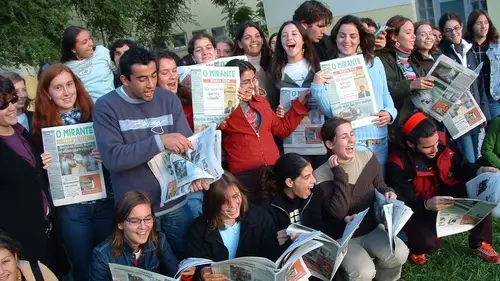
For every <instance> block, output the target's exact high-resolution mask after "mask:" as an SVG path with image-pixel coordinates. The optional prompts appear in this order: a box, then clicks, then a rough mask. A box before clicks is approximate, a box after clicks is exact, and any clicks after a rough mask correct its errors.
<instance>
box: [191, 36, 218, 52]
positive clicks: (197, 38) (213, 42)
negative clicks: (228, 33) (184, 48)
mask: <svg viewBox="0 0 500 281" xmlns="http://www.w3.org/2000/svg"><path fill="white" fill-rule="evenodd" d="M203 38H207V39H208V40H209V41H210V43H212V45H213V46H214V48H215V47H216V46H217V44H215V40H214V37H212V35H210V34H208V33H205V32H202V33H198V34H196V35H195V36H193V37H192V38H191V40H189V43H188V53H189V54H191V55H192V54H193V53H194V43H195V42H196V40H200V39H203Z"/></svg>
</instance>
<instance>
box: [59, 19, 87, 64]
mask: <svg viewBox="0 0 500 281" xmlns="http://www.w3.org/2000/svg"><path fill="white" fill-rule="evenodd" d="M83 30H87V29H86V28H83V27H80V26H74V25H72V26H69V27H68V28H66V30H64V33H63V36H62V44H61V62H62V63H65V62H68V61H72V60H76V59H77V58H76V54H75V53H73V51H72V49H73V48H74V47H75V43H76V37H78V34H80V32H82V31H83Z"/></svg>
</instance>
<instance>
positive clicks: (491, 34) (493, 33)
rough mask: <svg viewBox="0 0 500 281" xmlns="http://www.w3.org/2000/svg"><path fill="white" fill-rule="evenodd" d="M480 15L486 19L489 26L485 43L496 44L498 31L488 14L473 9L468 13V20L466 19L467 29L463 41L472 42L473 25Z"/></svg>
mask: <svg viewBox="0 0 500 281" xmlns="http://www.w3.org/2000/svg"><path fill="white" fill-rule="evenodd" d="M482 15H483V16H485V17H486V19H487V20H488V24H489V28H488V34H487V35H486V42H487V43H490V42H497V41H498V31H497V29H496V27H495V25H494V24H493V22H492V21H491V18H490V16H489V15H488V13H487V12H486V11H485V10H483V9H475V10H474V11H472V12H471V13H470V15H469V18H468V19H467V28H466V31H465V35H464V39H465V40H467V41H469V42H472V40H473V39H474V25H475V24H476V21H477V19H478V18H479V17H480V16H482Z"/></svg>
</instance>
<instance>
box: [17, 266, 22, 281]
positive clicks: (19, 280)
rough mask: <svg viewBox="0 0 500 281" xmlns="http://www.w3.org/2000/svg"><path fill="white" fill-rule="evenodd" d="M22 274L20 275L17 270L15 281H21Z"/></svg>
mask: <svg viewBox="0 0 500 281" xmlns="http://www.w3.org/2000/svg"><path fill="white" fill-rule="evenodd" d="M21 277H22V274H21V270H20V269H19V268H18V269H17V281H21V280H22V278H21Z"/></svg>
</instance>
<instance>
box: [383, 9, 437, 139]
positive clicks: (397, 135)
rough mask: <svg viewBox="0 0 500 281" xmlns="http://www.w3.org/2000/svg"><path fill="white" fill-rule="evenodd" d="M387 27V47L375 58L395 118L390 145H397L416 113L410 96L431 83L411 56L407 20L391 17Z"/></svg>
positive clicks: (412, 39) (411, 39)
mask: <svg viewBox="0 0 500 281" xmlns="http://www.w3.org/2000/svg"><path fill="white" fill-rule="evenodd" d="M386 25H387V26H389V27H392V28H393V29H391V30H388V32H387V36H386V41H387V45H386V48H385V49H384V50H382V51H381V52H380V53H379V54H377V56H378V57H379V58H380V60H381V61H382V64H383V65H384V68H385V73H386V76H387V85H388V86H389V93H391V96H392V99H393V101H394V105H395V107H396V109H397V111H398V117H397V118H396V120H394V123H393V124H392V125H391V126H389V142H390V143H392V144H394V145H396V146H398V145H400V144H401V128H402V126H403V124H404V122H405V121H406V119H408V117H410V116H411V115H412V114H413V112H414V111H415V107H414V105H413V102H412V101H411V95H412V94H413V93H414V92H415V91H418V90H425V89H431V88H432V87H434V81H433V80H432V79H431V78H426V77H425V74H426V73H425V72H424V70H423V68H422V67H420V66H419V65H418V64H417V63H416V61H415V59H414V58H413V57H412V56H411V53H412V51H413V49H414V46H415V32H414V28H413V23H412V21H411V20H410V19H408V18H405V17H403V16H394V17H392V18H390V19H389V20H388V21H387V23H386Z"/></svg>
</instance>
